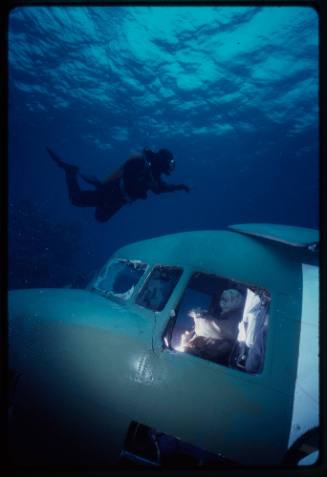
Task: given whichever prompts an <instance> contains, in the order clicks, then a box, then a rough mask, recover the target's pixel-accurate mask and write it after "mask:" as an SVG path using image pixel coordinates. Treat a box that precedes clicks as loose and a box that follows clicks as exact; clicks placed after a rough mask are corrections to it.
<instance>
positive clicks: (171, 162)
mask: <svg viewBox="0 0 327 477" xmlns="http://www.w3.org/2000/svg"><path fill="white" fill-rule="evenodd" d="M175 166H176V164H175V159H170V161H169V163H168V170H169V172H172V171H173V170H174V169H175Z"/></svg>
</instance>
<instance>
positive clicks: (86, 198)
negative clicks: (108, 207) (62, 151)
mask: <svg viewBox="0 0 327 477" xmlns="http://www.w3.org/2000/svg"><path fill="white" fill-rule="evenodd" d="M66 183H67V187H68V194H69V198H70V201H71V203H72V204H73V205H76V206H77V207H97V206H98V205H99V202H100V199H101V196H100V194H99V192H98V191H97V190H81V188H80V186H79V184H78V180H77V174H71V173H68V172H66Z"/></svg>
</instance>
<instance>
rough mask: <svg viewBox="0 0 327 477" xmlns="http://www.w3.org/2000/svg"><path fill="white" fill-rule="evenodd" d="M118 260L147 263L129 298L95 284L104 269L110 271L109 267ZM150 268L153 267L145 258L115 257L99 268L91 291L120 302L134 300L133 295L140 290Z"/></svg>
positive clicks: (91, 285)
mask: <svg viewBox="0 0 327 477" xmlns="http://www.w3.org/2000/svg"><path fill="white" fill-rule="evenodd" d="M118 262H125V263H126V264H128V263H133V262H138V263H139V264H141V265H145V268H144V272H143V274H142V276H141V277H140V278H139V280H138V281H137V283H136V284H135V286H134V290H133V293H132V294H131V295H130V296H129V297H128V298H123V297H122V296H119V294H115V293H114V292H112V291H109V290H104V289H101V288H98V287H96V286H95V284H94V282H95V281H96V279H97V277H98V275H99V274H100V273H101V272H102V270H103V269H106V271H108V269H109V268H110V267H111V266H112V265H113V264H114V263H118ZM150 268H151V266H150V265H149V264H148V263H146V262H144V261H143V260H138V259H131V258H123V257H113V258H112V259H110V260H109V261H108V262H107V263H106V264H104V265H103V267H101V268H100V269H99V271H98V274H97V276H96V277H94V279H93V282H92V283H91V284H90V287H89V289H90V291H92V292H95V293H97V294H99V295H100V296H103V297H104V298H107V299H112V300H114V301H118V302H119V303H128V302H131V301H133V297H134V296H135V294H136V293H137V292H138V290H139V287H140V284H142V282H143V279H144V277H145V276H147V272H148V271H149V269H150Z"/></svg>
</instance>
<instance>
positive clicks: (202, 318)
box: [163, 273, 270, 373]
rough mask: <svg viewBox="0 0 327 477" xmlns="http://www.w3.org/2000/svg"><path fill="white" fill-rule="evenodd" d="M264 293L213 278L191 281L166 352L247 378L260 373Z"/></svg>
mask: <svg viewBox="0 0 327 477" xmlns="http://www.w3.org/2000/svg"><path fill="white" fill-rule="evenodd" d="M269 303H270V295H269V293H268V292H267V291H266V290H264V289H260V288H258V287H253V286H249V285H245V284H242V283H239V282H235V281H234V280H229V279H226V278H222V277H218V276H216V275H213V274H206V273H195V274H193V276H192V277H191V279H190V281H189V283H188V285H187V287H186V290H185V292H184V294H183V297H182V299H181V301H180V303H179V305H178V308H177V310H176V314H175V316H174V317H172V318H171V320H170V322H169V323H168V326H167V329H166V331H165V333H164V336H163V343H164V346H165V347H169V348H171V349H173V350H175V351H177V352H183V353H190V354H193V355H195V356H198V357H200V358H202V359H207V360H210V361H214V362H216V363H219V364H222V365H225V366H228V367H232V368H237V369H239V370H241V371H244V372H248V373H260V372H261V371H262V369H263V363H264V354H265V343H266V333H267V326H268V308H269Z"/></svg>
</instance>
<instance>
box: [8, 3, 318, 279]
mask: <svg viewBox="0 0 327 477" xmlns="http://www.w3.org/2000/svg"><path fill="white" fill-rule="evenodd" d="M318 86H319V84H318V18H317V15H316V13H315V11H314V10H313V9H310V8H304V7H303V8H300V7H261V8H256V7H242V8H236V7H194V6H193V7H70V8H68V7H49V8H45V7H30V8H17V9H15V10H13V11H12V13H11V16H10V24H9V259H10V264H9V286H10V287H12V288H17V287H31V286H37V287H39V286H65V285H67V284H69V283H71V282H72V281H73V280H74V279H75V278H76V277H78V276H80V274H83V275H87V274H88V273H90V272H92V270H95V269H96V268H98V267H99V266H101V265H102V264H103V262H104V261H106V260H107V259H108V258H109V256H110V255H111V254H112V252H113V251H114V250H115V249H117V248H118V247H120V246H122V245H125V244H127V243H130V242H133V241H137V240H142V239H145V238H149V237H154V236H158V235H161V234H168V233H173V232H179V231H187V230H201V229H220V228H226V227H227V226H228V225H229V224H234V223H246V222H250V223H251V222H271V223H279V224H289V225H297V226H304V227H313V228H317V227H318V216H319V207H318V206H319V202H318V192H319V190H318V187H319V175H318V172H319V171H318V150H319V137H318V127H319V124H318V116H319V104H318ZM46 146H50V147H51V148H53V149H54V150H55V151H56V152H57V153H58V154H59V155H60V156H61V157H62V158H63V159H65V160H67V161H68V162H71V163H74V164H76V165H78V166H79V167H80V169H81V171H82V172H84V173H89V174H93V175H96V176H98V177H100V178H101V177H104V176H105V175H108V174H109V173H110V172H111V171H113V170H114V169H116V168H117V167H118V166H119V165H120V164H121V163H122V162H124V161H125V160H126V159H127V158H128V156H129V155H130V154H131V153H133V152H137V151H140V150H141V149H142V148H143V147H146V146H147V147H150V148H153V149H155V150H157V149H159V148H162V147H164V148H169V149H170V150H171V151H172V152H173V153H174V156H175V159H176V164H177V167H176V169H175V171H174V173H173V174H172V176H171V177H169V178H168V179H167V182H168V181H169V182H171V183H181V182H183V183H186V184H188V185H190V186H191V188H192V190H191V193H190V194H187V193H185V192H175V193H172V194H162V195H159V196H155V195H153V194H149V198H148V200H146V201H143V200H139V201H136V202H135V203H133V204H132V205H131V206H126V207H125V208H124V209H122V210H121V211H120V212H119V213H118V214H117V215H115V216H114V217H113V218H112V219H111V220H110V221H109V222H106V223H104V224H101V223H98V222H96V221H95V219H94V211H93V209H81V208H77V207H74V206H72V205H71V204H70V202H69V200H68V194H67V190H66V184H65V180H64V174H63V172H62V170H61V169H59V168H58V167H57V166H56V165H55V164H54V163H53V162H52V161H51V159H50V158H49V156H48V155H47V153H46V150H45V147H46ZM81 185H82V182H81ZM85 187H86V188H87V186H86V184H85Z"/></svg>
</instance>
